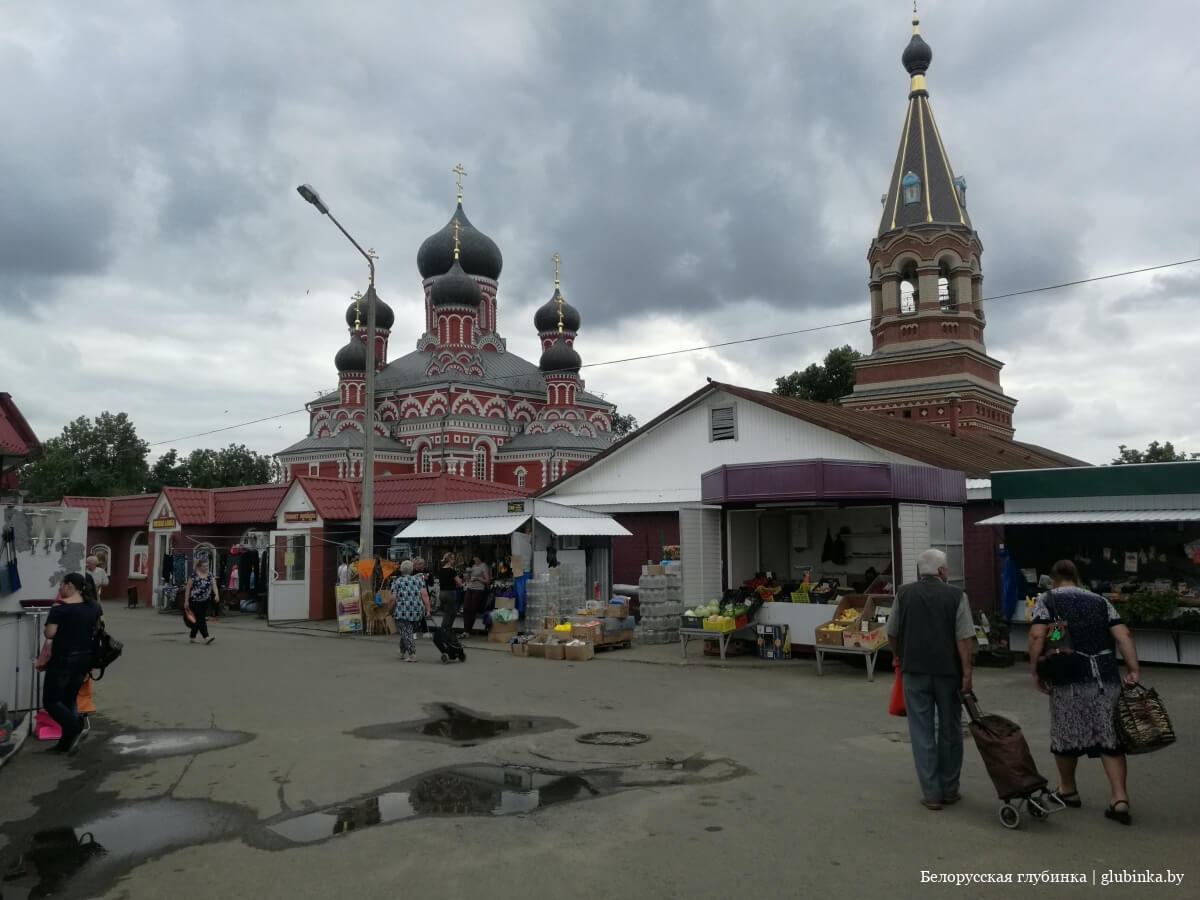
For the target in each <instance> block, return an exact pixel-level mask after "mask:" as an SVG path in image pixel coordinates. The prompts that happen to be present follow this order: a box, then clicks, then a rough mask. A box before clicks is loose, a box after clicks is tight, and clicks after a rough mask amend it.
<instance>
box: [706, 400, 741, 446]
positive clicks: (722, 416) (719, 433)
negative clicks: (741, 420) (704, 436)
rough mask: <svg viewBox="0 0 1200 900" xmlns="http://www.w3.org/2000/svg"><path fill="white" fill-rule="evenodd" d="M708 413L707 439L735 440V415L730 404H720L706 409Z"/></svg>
mask: <svg viewBox="0 0 1200 900" xmlns="http://www.w3.org/2000/svg"><path fill="white" fill-rule="evenodd" d="M708 415H709V440H712V441H736V440H737V417H736V416H735V415H734V409H733V407H732V406H721V407H716V408H713V409H710V410H709V411H708Z"/></svg>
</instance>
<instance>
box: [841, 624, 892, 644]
mask: <svg viewBox="0 0 1200 900" xmlns="http://www.w3.org/2000/svg"><path fill="white" fill-rule="evenodd" d="M864 624H865V625H866V626H867V630H866V631H863V630H862V627H861V626H862V625H864ZM885 644H887V626H886V625H880V624H879V623H878V622H872V621H871V620H869V619H866V620H862V621H860V623H859V627H858V628H854V629H847V630H846V631H843V632H842V646H844V647H857V648H859V649H860V650H876V649H878V648H880V647H882V646H884V645H885Z"/></svg>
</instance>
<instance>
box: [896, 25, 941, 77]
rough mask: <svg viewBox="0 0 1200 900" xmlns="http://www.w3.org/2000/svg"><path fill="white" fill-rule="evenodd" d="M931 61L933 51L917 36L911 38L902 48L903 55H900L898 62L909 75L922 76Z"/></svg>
mask: <svg viewBox="0 0 1200 900" xmlns="http://www.w3.org/2000/svg"><path fill="white" fill-rule="evenodd" d="M932 61H933V49H932V48H931V47H930V46H929V45H928V44H927V43H925V40H924V39H923V38H922V37H921V36H920V35H919V34H914V35H913V36H912V40H910V41H909V42H908V46H907V47H905V48H904V53H902V54H901V55H900V62H902V63H904V68H905V69H907V70H908V74H909V75H924V74H925V70H926V69H928V68H929V64H930V63H931V62H932Z"/></svg>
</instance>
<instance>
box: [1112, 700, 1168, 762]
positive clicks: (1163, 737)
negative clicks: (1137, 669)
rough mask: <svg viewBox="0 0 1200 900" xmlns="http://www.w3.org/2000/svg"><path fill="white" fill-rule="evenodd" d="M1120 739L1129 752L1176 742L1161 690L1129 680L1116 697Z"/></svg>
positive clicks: (1158, 747) (1146, 750)
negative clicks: (1159, 694)
mask: <svg viewBox="0 0 1200 900" xmlns="http://www.w3.org/2000/svg"><path fill="white" fill-rule="evenodd" d="M1115 724H1116V729H1117V742H1118V743H1119V744H1120V745H1121V749H1122V750H1124V751H1125V752H1126V753H1130V754H1133V753H1153V752H1154V751H1155V750H1161V749H1162V748H1163V747H1166V746H1167V745H1169V744H1173V743H1175V729H1174V728H1172V727H1171V718H1170V716H1168V715H1167V709H1166V707H1165V706H1163V702H1162V701H1161V700H1160V699H1158V691H1156V690H1154V689H1153V688H1147V687H1143V686H1142V685H1140V684H1127V685H1125V686H1124V687H1123V688H1122V689H1121V696H1120V697H1118V698H1117V711H1116V722H1115Z"/></svg>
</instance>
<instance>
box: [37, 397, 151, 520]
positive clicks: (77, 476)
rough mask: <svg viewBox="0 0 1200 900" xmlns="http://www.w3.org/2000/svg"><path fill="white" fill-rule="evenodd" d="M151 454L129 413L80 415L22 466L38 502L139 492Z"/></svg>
mask: <svg viewBox="0 0 1200 900" xmlns="http://www.w3.org/2000/svg"><path fill="white" fill-rule="evenodd" d="M149 452H150V447H149V445H148V444H147V443H146V442H145V441H143V440H142V439H141V438H139V437H138V436H137V430H136V429H135V428H134V427H133V422H131V421H130V420H129V416H128V415H126V414H125V413H117V414H116V415H114V414H113V413H111V412H108V411H107V410H105V411H104V412H102V413H100V415H98V416H96V418H95V420H92V419H89V418H88V417H87V416H80V417H79V418H78V419H76V420H75V421H74V422H70V423H68V424H67V426H66V427H64V428H63V431H62V434H61V435H59V436H58V437H55V438H51V439H50V440H48V441H46V442H44V443H43V444H42V452H41V453H40V454H39V455H38V457H37V458H36V459H34V460H32V461H30V462H28V463H26V464H25V465H24V466H22V467H21V472H20V479H21V487H22V488H23V489H24V490H25V491H26V492H27V493H28V495H29V499H30V500H34V501H46V500H58V499H59V498H61V497H64V496H68V495H82V496H91V497H114V496H117V495H120V494H135V493H138V492H139V491H141V490H142V488H143V486H144V485H145V484H146V479H147V476H148V475H149V468H148V467H147V465H146V456H147V454H148V453H149Z"/></svg>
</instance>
